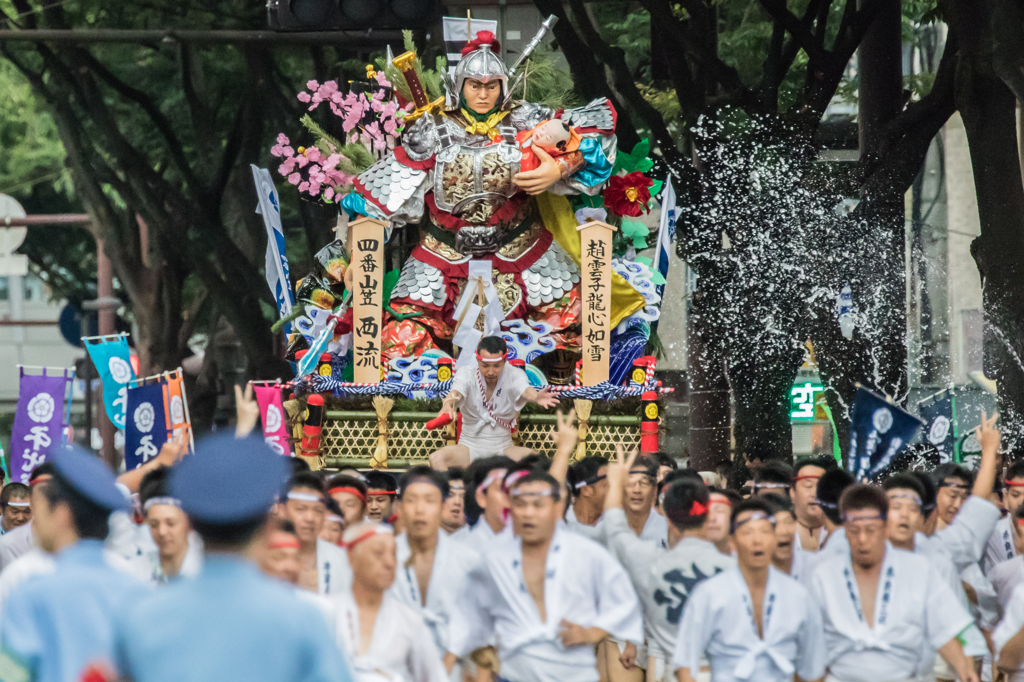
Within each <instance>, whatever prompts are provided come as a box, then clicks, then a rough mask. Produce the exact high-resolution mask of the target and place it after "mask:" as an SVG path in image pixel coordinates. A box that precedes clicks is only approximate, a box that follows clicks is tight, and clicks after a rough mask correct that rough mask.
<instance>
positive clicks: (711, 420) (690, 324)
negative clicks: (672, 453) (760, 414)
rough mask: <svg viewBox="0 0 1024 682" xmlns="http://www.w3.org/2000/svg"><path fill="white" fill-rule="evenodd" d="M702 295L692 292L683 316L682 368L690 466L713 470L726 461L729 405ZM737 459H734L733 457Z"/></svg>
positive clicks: (725, 385)
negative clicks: (686, 392) (686, 387)
mask: <svg viewBox="0 0 1024 682" xmlns="http://www.w3.org/2000/svg"><path fill="white" fill-rule="evenodd" d="M706 308H707V305H706V302H705V298H704V296H703V295H702V293H701V292H700V291H699V290H698V291H695V292H693V299H692V302H691V305H690V310H689V312H688V314H687V317H686V335H687V341H688V345H687V354H686V358H687V361H686V367H687V375H688V378H689V382H690V387H689V393H690V467H692V468H694V469H697V470H698V471H714V470H715V467H716V466H718V465H719V464H721V463H723V462H728V461H729V446H730V428H729V427H730V424H729V421H730V406H729V382H728V381H727V380H726V377H725V371H724V370H725V365H724V363H723V360H722V356H721V355H720V354H719V353H718V352H716V350H715V349H716V346H717V344H715V343H713V342H711V339H709V338H708V333H709V331H710V330H709V328H708V327H709V325H708V324H707V322H706V321H705V317H706V316H707V315H713V314H714V311H712V310H706ZM737 459H738V457H737Z"/></svg>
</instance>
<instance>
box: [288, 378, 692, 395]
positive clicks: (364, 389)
mask: <svg viewBox="0 0 1024 682" xmlns="http://www.w3.org/2000/svg"><path fill="white" fill-rule="evenodd" d="M451 387H452V379H449V380H448V381H442V382H440V383H420V384H403V383H399V382H396V381H382V382H380V383H379V384H366V383H363V384H356V383H353V382H351V381H341V380H340V379H336V378H335V377H324V376H319V375H316V374H312V375H309V376H306V377H303V378H302V379H301V380H299V381H296V382H295V386H294V388H295V394H296V395H308V394H310V393H333V394H334V397H335V398H340V397H341V396H343V395H409V394H411V393H413V392H414V391H423V392H424V393H426V394H427V397H428V398H443V397H444V396H446V395H448V391H450V390H451ZM545 388H548V389H549V390H551V391H554V392H555V393H558V397H559V398H562V399H567V398H584V399H586V400H611V399H613V398H628V397H639V396H640V395H641V394H643V393H644V391H655V390H656V391H658V392H659V393H662V394H665V393H673V392H675V389H674V388H663V387H660V386H657V384H656V383H651V382H648V383H647V384H645V385H643V386H619V385H616V384H610V383H608V382H607V381H604V382H602V383H600V384H597V385H596V386H546V387H545Z"/></svg>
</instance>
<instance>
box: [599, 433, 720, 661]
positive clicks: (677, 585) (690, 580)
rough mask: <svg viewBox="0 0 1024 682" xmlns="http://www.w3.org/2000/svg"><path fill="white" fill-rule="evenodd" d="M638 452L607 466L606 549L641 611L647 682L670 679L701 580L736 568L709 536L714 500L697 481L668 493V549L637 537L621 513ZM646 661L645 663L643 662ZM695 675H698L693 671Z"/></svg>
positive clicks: (679, 483)
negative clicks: (682, 625)
mask: <svg viewBox="0 0 1024 682" xmlns="http://www.w3.org/2000/svg"><path fill="white" fill-rule="evenodd" d="M635 457H636V453H635V452H634V453H633V454H632V455H630V457H629V458H628V459H625V461H623V459H624V458H623V456H622V449H621V448H619V449H618V453H617V459H616V461H615V462H612V463H610V464H609V465H608V497H607V499H606V502H605V513H604V515H605V532H606V534H607V539H608V547H609V549H610V550H611V551H612V553H613V554H614V555H615V557H616V558H617V559H618V560H619V561H620V562H621V563H622V565H623V566H624V567H625V569H626V572H627V573H629V577H630V579H631V580H632V582H633V586H634V587H635V588H636V591H637V594H638V595H639V597H640V603H641V604H642V606H643V613H644V632H645V634H646V641H647V652H646V654H647V656H646V659H647V660H646V668H647V679H648V680H651V681H654V680H659V681H660V680H664V679H671V677H672V670H671V668H670V666H669V665H668V662H669V660H670V659H671V657H672V651H673V648H674V647H675V641H676V631H677V630H678V626H679V619H680V618H681V617H682V613H683V608H684V606H685V605H686V602H687V599H688V598H689V596H690V594H691V593H692V591H693V588H694V587H695V586H696V585H698V584H699V583H700V582H701V581H703V580H706V579H707V578H710V577H711V576H713V575H715V574H717V573H721V572H722V571H725V570H727V569H729V568H732V567H733V566H735V565H736V560H735V559H733V558H732V557H731V556H726V555H724V554H722V553H721V552H719V551H718V548H716V547H715V545H714V544H712V543H711V542H710V541H708V539H707V537H706V524H707V518H708V505H709V502H710V495H709V493H708V490H707V487H706V486H705V485H704V484H703V483H702V482H701V481H699V480H694V479H692V478H677V479H675V480H671V481H669V482H668V483H667V485H666V487H665V489H664V497H663V500H662V508H663V509H664V510H665V515H666V516H667V517H668V519H669V523H668V533H667V538H666V540H667V542H666V545H667V547H664V548H663V547H661V546H660V545H658V544H655V543H652V542H647V541H645V540H643V539H642V538H640V537H637V535H636V533H635V532H634V530H633V529H632V528H631V527H630V526H629V524H628V523H627V521H626V516H625V513H624V512H623V509H622V494H623V492H622V491H623V485H622V482H623V479H624V478H625V477H626V475H627V472H630V473H631V472H632V471H633V470H634V467H635V464H634V459H635ZM643 662H644V661H641V663H643ZM694 673H695V674H696V671H694Z"/></svg>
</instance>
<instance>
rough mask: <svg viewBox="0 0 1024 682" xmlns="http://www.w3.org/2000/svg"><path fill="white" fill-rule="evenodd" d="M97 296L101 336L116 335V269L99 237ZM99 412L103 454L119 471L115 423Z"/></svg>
mask: <svg viewBox="0 0 1024 682" xmlns="http://www.w3.org/2000/svg"><path fill="white" fill-rule="evenodd" d="M96 294H97V298H98V299H99V300H98V301H97V303H99V304H100V305H99V307H98V310H97V314H98V316H99V332H100V336H107V335H110V334H114V333H115V332H114V308H113V307H112V306H111V304H110V303H109V301H110V300H111V299H113V298H114V268H113V265H112V264H111V262H110V259H109V258H108V257H107V254H106V252H105V251H104V250H103V240H102V239H100V238H99V237H97V238H96ZM104 303H105V305H104ZM99 412H100V438H102V439H103V447H102V452H101V454H102V455H103V459H104V460H106V462H107V464H109V465H110V468H111V469H113V470H114V471H117V470H118V469H119V468H120V466H121V462H120V461H119V458H118V456H117V450H116V449H115V448H114V437H115V435H116V432H117V431H116V429H115V428H114V423H113V422H112V421H110V417H108V416H107V411H106V410H99Z"/></svg>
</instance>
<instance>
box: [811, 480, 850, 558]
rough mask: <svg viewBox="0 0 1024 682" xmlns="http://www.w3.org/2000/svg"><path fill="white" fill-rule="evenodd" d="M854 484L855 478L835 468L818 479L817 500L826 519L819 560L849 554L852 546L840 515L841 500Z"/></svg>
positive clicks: (819, 548)
mask: <svg viewBox="0 0 1024 682" xmlns="http://www.w3.org/2000/svg"><path fill="white" fill-rule="evenodd" d="M853 484H854V480H853V476H851V475H850V474H849V473H847V471H846V470H845V469H840V468H838V467H837V468H835V469H832V470H830V471H826V472H825V473H824V474H822V475H821V477H820V478H819V479H818V487H817V490H816V492H815V500H817V502H818V506H819V507H821V514H822V517H823V518H824V519H825V535H824V536H823V537H822V538H821V544H820V545H819V546H818V559H820V560H824V558H825V556H833V555H839V556H841V555H844V554H849V552H850V545H849V543H847V542H846V530H845V529H844V528H843V519H842V515H841V514H840V513H839V498H840V497H842V495H843V491H844V490H846V489H847V488H849V487H850V486H851V485H853Z"/></svg>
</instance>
